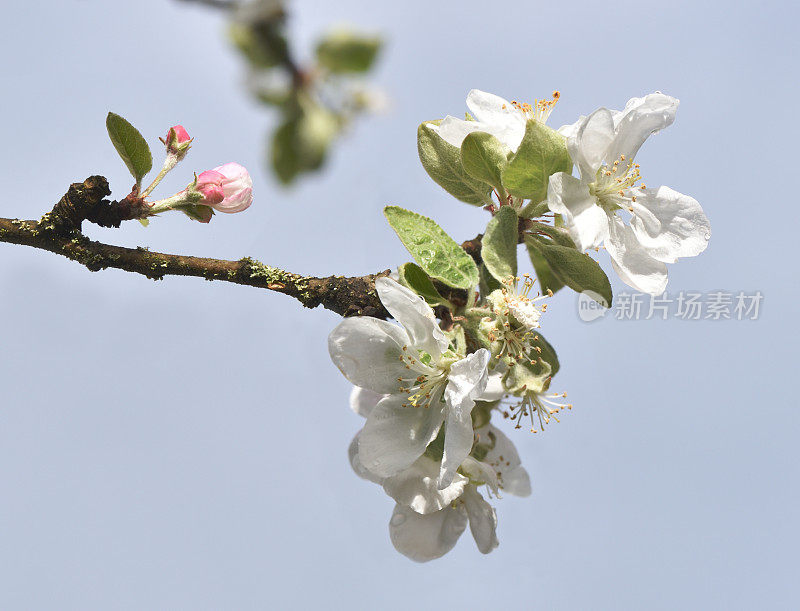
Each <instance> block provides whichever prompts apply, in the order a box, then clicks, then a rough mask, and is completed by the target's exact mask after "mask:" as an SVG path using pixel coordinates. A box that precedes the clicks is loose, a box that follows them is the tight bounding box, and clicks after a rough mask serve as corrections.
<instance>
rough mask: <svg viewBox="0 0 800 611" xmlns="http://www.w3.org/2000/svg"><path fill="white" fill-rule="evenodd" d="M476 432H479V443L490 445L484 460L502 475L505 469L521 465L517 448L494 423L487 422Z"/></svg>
mask: <svg viewBox="0 0 800 611" xmlns="http://www.w3.org/2000/svg"><path fill="white" fill-rule="evenodd" d="M476 432H477V433H478V443H481V444H488V445H489V446H490V450H489V452H488V453H487V454H486V457H485V458H484V462H487V463H489V464H490V465H492V466H493V467H494V468H495V471H497V472H498V474H499V475H500V476H501V477H502V474H503V471H505V470H507V469H516V468H517V467H519V466H520V464H521V461H520V459H519V453H518V452H517V448H516V447H515V446H514V443H513V442H512V441H511V440H510V439H509V438H508V436H507V435H506V434H505V433H504V432H503V431H501V430H500V429H498V428H497V427H496V426H494V425H493V424H487V425H486V426H483V427H481V428H480V429H478V430H477V431H476Z"/></svg>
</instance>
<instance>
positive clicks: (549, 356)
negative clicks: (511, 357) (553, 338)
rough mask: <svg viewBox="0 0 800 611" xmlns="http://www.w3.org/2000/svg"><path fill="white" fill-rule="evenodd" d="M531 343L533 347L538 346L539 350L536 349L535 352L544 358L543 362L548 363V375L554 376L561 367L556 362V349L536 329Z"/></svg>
mask: <svg viewBox="0 0 800 611" xmlns="http://www.w3.org/2000/svg"><path fill="white" fill-rule="evenodd" d="M531 345H532V346H533V347H534V348H540V349H541V352H539V351H538V350H536V353H537V354H538V355H539V357H540V358H541V359H542V360H544V362H545V363H547V364H548V365H550V375H551V376H554V375H556V374H557V373H558V370H559V369H561V363H559V362H558V355H556V349H555V348H553V346H552V345H551V344H550V342H548V341H547V340H546V339H545V338H544V337H543V336H542V334H541V333H539V332H538V331H536V336H535V337H534V339H533V340H531Z"/></svg>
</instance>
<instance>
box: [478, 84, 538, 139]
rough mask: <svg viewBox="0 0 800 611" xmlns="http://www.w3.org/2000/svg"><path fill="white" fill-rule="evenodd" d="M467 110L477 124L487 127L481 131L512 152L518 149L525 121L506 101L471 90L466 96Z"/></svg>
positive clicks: (523, 132) (491, 94)
mask: <svg viewBox="0 0 800 611" xmlns="http://www.w3.org/2000/svg"><path fill="white" fill-rule="evenodd" d="M467 108H469V111H470V112H471V113H472V115H473V116H474V117H475V118H476V119H477V120H478V122H480V123H482V124H484V126H486V127H488V129H486V130H481V131H487V132H488V133H490V134H492V135H493V136H495V137H496V138H497V139H498V140H500V142H502V143H503V144H505V145H506V146H507V147H508V148H509V149H511V150H512V151H516V150H517V149H518V148H519V145H520V143H521V142H522V138H523V136H524V135H525V126H526V123H527V121H526V120H525V117H524V116H523V115H522V113H521V112H519V111H518V110H517V109H516V108H514V106H513V105H512V104H511V103H510V102H509V101H508V100H506V99H504V98H501V97H500V96H497V95H494V94H493V93H486V92H485V91H481V90H480V89H473V90H472V91H470V92H469V95H467Z"/></svg>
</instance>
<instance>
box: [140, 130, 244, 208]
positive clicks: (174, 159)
mask: <svg viewBox="0 0 800 611" xmlns="http://www.w3.org/2000/svg"><path fill="white" fill-rule="evenodd" d="M193 140H194V139H193V138H191V137H190V136H189V133H188V132H187V131H186V129H185V128H184V127H183V126H182V125H173V126H172V127H170V128H169V130H168V131H167V135H166V137H165V138H162V139H161V141H162V142H163V143H164V146H165V148H166V158H165V160H164V166H163V167H162V169H161V171H160V172H159V174H158V176H156V178H155V180H154V181H153V182H152V184H151V185H150V186H149V187H147V189H145V190H144V192H143V193H142V197H143V198H146V197H147V196H148V195H149V194H150V193H151V192H152V191H153V189H155V187H156V185H158V183H159V182H161V180H162V179H163V178H164V176H166V175H167V173H168V172H170V171H171V170H172V169H173V168H174V167H175V166H176V165H177V164H178V162H180V161H182V160H183V158H184V157H186V154H187V153H188V152H189V149H190V148H191V146H192V142H193ZM252 202H253V181H252V179H251V178H250V174H249V173H248V172H247V169H245V168H244V166H241V165H239V164H238V163H234V162H231V163H226V164H223V165H221V166H217V167H216V168H214V169H213V170H206V171H204V172H201V173H200V174H199V175H196V176H195V179H194V180H193V181H192V182H191V183H190V184H189V185H188V186H187V187H186V188H185V189H183V190H181V191H179V192H178V193H176V194H174V195H172V196H170V197H167V198H165V199H162V200H158V201H154V202H146V203H147V206H146V207H145V208H144V211H145V216H155V215H156V214H159V213H161V212H166V211H168V210H180V211H182V212H184V213H186V214H187V215H188V216H189V217H190V218H193V219H195V220H198V221H201V222H204V223H208V222H209V221H210V220H211V217H212V216H213V214H214V211H217V212H225V213H228V214H232V213H234V212H241V211H242V210H246V209H247V208H248V207H249V206H250V204H251V203H252Z"/></svg>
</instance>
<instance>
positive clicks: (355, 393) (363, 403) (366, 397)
mask: <svg viewBox="0 0 800 611" xmlns="http://www.w3.org/2000/svg"><path fill="white" fill-rule="evenodd" d="M385 396H386V395H384V394H381V393H377V392H372V391H371V390H367V389H366V388H361V387H360V386H353V390H351V391H350V409H352V410H353V411H354V412H355V413H357V414H358V415H359V416H361V417H362V418H366V417H367V416H369V415H370V413H371V412H372V410H373V409H375V406H376V405H378V401H380V400H381V399H383V398H384V397H385Z"/></svg>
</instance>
